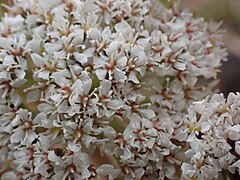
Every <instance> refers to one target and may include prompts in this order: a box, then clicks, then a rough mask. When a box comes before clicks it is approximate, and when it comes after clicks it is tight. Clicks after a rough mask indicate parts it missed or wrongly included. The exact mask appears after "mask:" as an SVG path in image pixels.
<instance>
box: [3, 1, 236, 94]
mask: <svg viewBox="0 0 240 180" xmlns="http://www.w3.org/2000/svg"><path fill="white" fill-rule="evenodd" d="M164 1H166V0H164ZM181 1H182V6H183V7H185V8H188V9H190V10H191V11H192V12H194V14H196V15H197V16H200V17H204V18H205V20H207V21H208V20H211V19H213V20H216V21H222V22H223V25H222V28H223V29H225V30H226V33H225V43H226V47H227V49H228V52H229V56H228V59H229V60H228V61H227V62H225V63H224V64H223V66H222V68H221V71H222V72H221V73H220V74H219V78H220V81H221V83H220V90H221V92H223V93H224V94H228V93H229V92H237V91H239V92H240V0H181ZM8 2H11V0H0V3H5V4H7V3H8ZM4 10H5V9H4V8H3V7H0V16H2V15H3V14H4Z"/></svg>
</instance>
